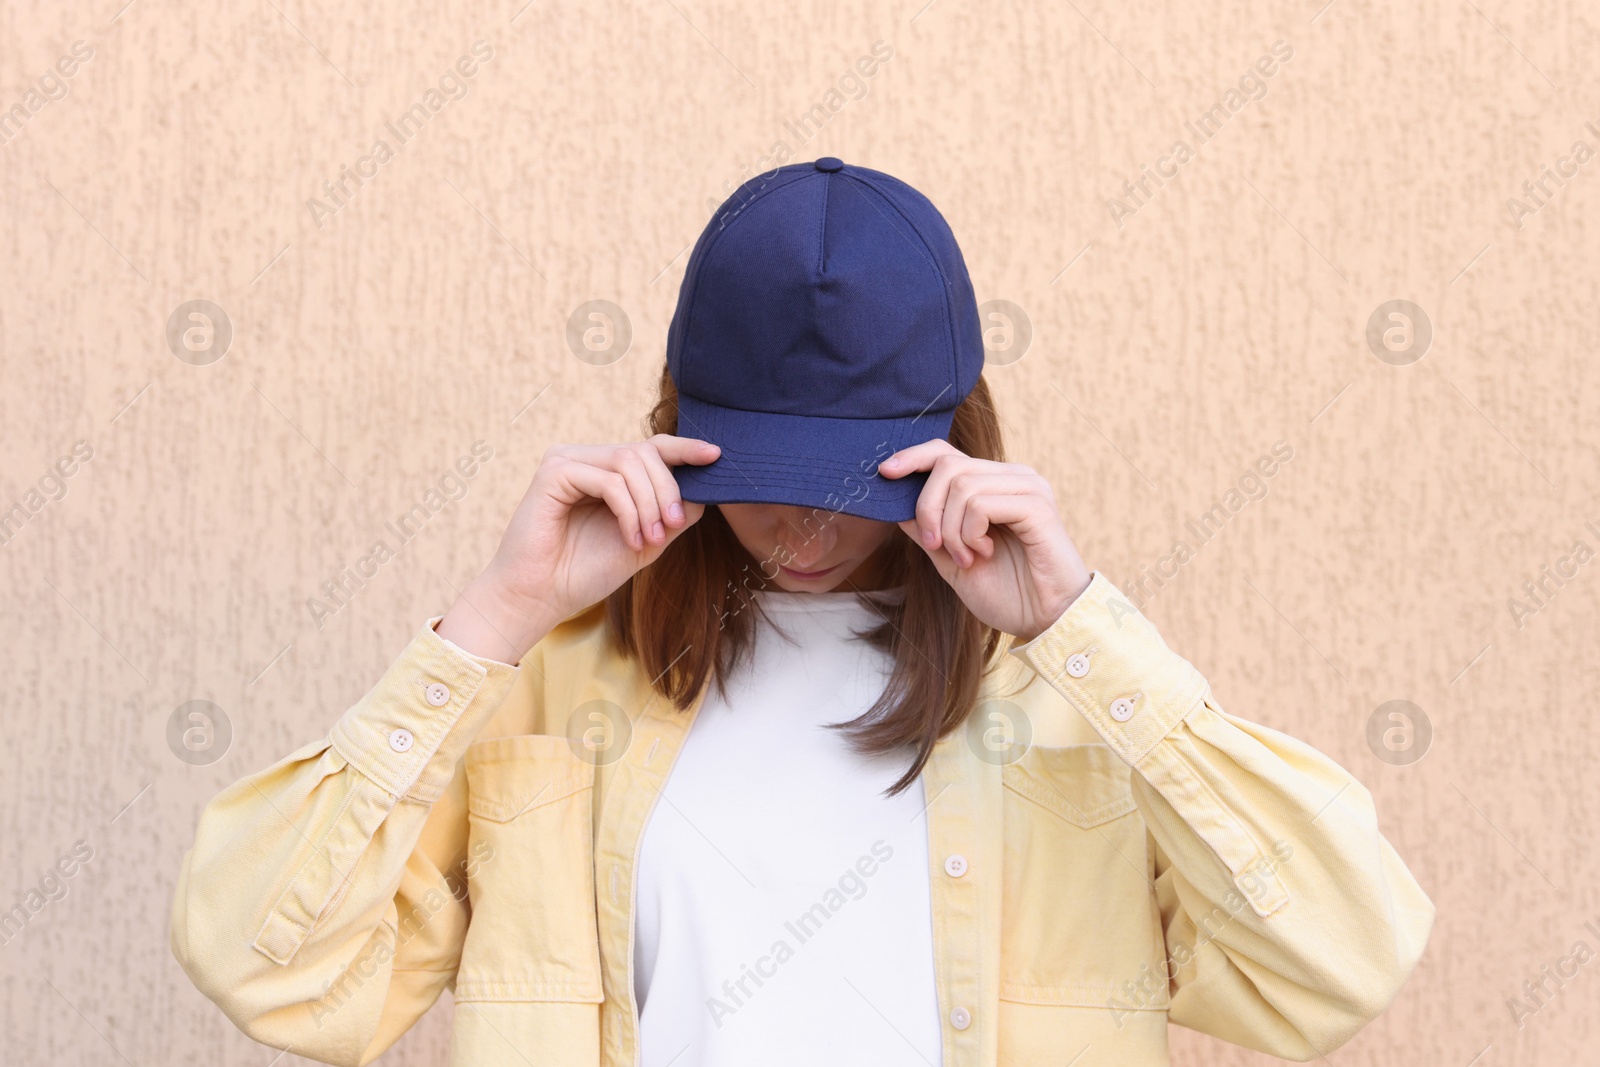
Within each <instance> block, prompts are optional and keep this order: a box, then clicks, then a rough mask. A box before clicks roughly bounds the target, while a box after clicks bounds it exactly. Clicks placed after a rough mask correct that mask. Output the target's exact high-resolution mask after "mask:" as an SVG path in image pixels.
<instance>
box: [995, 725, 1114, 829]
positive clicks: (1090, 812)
mask: <svg viewBox="0 0 1600 1067" xmlns="http://www.w3.org/2000/svg"><path fill="white" fill-rule="evenodd" d="M1132 775H1133V770H1132V768H1130V767H1129V766H1128V765H1127V764H1126V763H1124V762H1123V761H1122V758H1121V757H1120V756H1118V755H1117V754H1116V753H1115V752H1113V751H1111V749H1110V748H1109V747H1107V746H1106V745H1066V746H1064V747H1061V748H1043V747H1038V746H1035V747H1033V748H1030V749H1028V751H1027V752H1025V753H1023V756H1022V758H1021V759H1019V760H1017V761H1016V762H1015V763H1011V764H1008V765H1007V766H1006V767H1005V769H1004V771H1003V772H1002V775H1001V777H1002V779H1003V780H1004V782H1005V784H1006V787H1007V788H1009V789H1011V790H1012V791H1013V792H1016V793H1019V794H1021V795H1022V796H1025V797H1027V798H1028V799H1029V800H1031V801H1033V802H1034V803H1035V804H1038V805H1040V806H1041V807H1043V808H1045V809H1047V810H1049V811H1051V812H1053V813H1055V814H1056V815H1058V816H1060V817H1061V818H1063V819H1065V820H1066V821H1067V822H1069V823H1071V824H1072V825H1074V826H1078V827H1082V828H1083V829H1085V830H1087V829H1089V828H1091V827H1094V826H1099V825H1100V824H1102V823H1106V822H1110V821H1111V820H1112V819H1116V818H1120V817H1121V816H1123V815H1126V814H1128V813H1129V812H1131V811H1134V810H1135V809H1136V808H1137V805H1136V804H1135V803H1134V800H1133V778H1132Z"/></svg>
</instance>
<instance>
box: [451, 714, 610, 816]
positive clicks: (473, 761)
mask: <svg viewBox="0 0 1600 1067" xmlns="http://www.w3.org/2000/svg"><path fill="white" fill-rule="evenodd" d="M465 763H466V771H467V810H468V811H469V812H471V813H472V814H473V815H476V816H478V817H479V818H482V819H488V820H489V821H490V822H510V821H511V820H512V819H515V818H516V817H517V816H519V815H522V814H523V813H525V812H529V811H533V810H534V809H536V808H541V807H543V806H544V805H546V804H553V803H555V802H556V801H558V800H561V799H563V798H565V797H570V796H571V795H572V794H574V793H577V792H580V791H582V790H585V789H590V788H592V787H593V786H594V764H592V763H590V762H589V761H587V760H585V759H582V758H580V757H579V756H578V754H577V753H576V752H574V751H573V749H572V745H571V743H570V742H569V741H568V740H567V738H566V737H565V736H563V735H560V734H520V735H518V736H515V737H499V738H495V739H494V740H492V741H480V742H478V743H477V744H475V745H472V746H470V747H468V749H467V753H466V756H465Z"/></svg>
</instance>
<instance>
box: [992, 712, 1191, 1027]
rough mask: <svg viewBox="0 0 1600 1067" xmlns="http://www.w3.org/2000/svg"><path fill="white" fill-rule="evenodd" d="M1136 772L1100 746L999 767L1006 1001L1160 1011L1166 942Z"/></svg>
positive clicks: (1032, 752)
mask: <svg viewBox="0 0 1600 1067" xmlns="http://www.w3.org/2000/svg"><path fill="white" fill-rule="evenodd" d="M1131 775H1132V771H1131V770H1130V769H1129V767H1128V766H1127V764H1125V763H1123V762H1122V760H1121V759H1120V758H1118V757H1117V755H1116V754H1115V753H1114V752H1112V751H1111V750H1110V749H1109V748H1107V747H1106V746H1104V745H1093V744H1091V745H1069V746H1067V747H1064V748H1031V749H1029V750H1028V751H1027V753H1025V754H1024V755H1023V757H1022V758H1021V759H1020V760H1018V761H1017V762H1015V763H1013V764H1010V765H1008V766H1006V767H1005V768H1004V772H1003V774H1002V779H1003V781H1004V783H1005V790H1004V812H1005V886H1004V902H1003V908H1004V915H1005V919H1004V923H1003V931H1004V932H1003V935H1002V939H1001V971H1000V974H1001V990H1000V996H1001V999H1002V1000H1008V1001H1014V1002H1019V1003H1024V1004H1046V1005H1073V1006H1077V1007H1086V1008H1089V1007H1092V1008H1100V1009H1103V1010H1105V1009H1108V1008H1110V1009H1112V1010H1115V1008H1116V1005H1119V1004H1120V1005H1121V1006H1122V1007H1123V1008H1124V1009H1127V1008H1132V1009H1135V1010H1136V1009H1141V1008H1147V1009H1165V1008H1166V1007H1167V1005H1168V999H1167V984H1166V982H1165V980H1164V978H1163V976H1164V975H1165V973H1166V972H1165V960H1166V949H1165V938H1164V937H1163V934H1162V930H1161V917H1160V910H1159V908H1158V906H1157V903H1156V897H1155V890H1154V889H1153V887H1152V885H1151V881H1150V875H1151V872H1152V856H1151V853H1150V848H1149V844H1148V836H1147V832H1146V829H1145V824H1144V820H1143V819H1142V818H1140V817H1139V814H1138V810H1137V808H1136V806H1135V804H1134V800H1133V791H1132V780H1131Z"/></svg>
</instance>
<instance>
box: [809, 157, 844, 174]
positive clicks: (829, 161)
mask: <svg viewBox="0 0 1600 1067" xmlns="http://www.w3.org/2000/svg"><path fill="white" fill-rule="evenodd" d="M812 166H814V167H816V168H817V169H818V170H821V171H830V172H831V171H836V170H843V169H844V160H842V159H838V158H836V157H834V156H823V157H822V158H821V159H819V160H817V161H816V162H815V163H813V164H812Z"/></svg>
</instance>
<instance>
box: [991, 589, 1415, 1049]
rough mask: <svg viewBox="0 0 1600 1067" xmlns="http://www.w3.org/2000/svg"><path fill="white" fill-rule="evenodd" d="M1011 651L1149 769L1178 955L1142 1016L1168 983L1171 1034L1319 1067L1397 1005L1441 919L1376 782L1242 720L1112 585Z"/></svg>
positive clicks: (1148, 788) (1154, 832) (1164, 910)
mask: <svg viewBox="0 0 1600 1067" xmlns="http://www.w3.org/2000/svg"><path fill="white" fill-rule="evenodd" d="M1011 652H1012V653H1013V654H1015V655H1017V656H1019V657H1021V658H1022V659H1023V660H1025V661H1026V662H1027V663H1028V664H1029V665H1030V666H1032V667H1033V668H1034V670H1035V671H1037V672H1038V674H1039V675H1040V676H1041V677H1042V678H1044V679H1045V680H1046V682H1048V683H1049V685H1050V686H1051V687H1052V688H1053V689H1055V690H1056V692H1058V693H1060V694H1061V696H1062V697H1064V698H1065V699H1066V700H1067V701H1068V702H1069V703H1070V704H1071V705H1072V706H1073V707H1074V708H1076V709H1077V710H1078V711H1079V712H1080V713H1081V714H1082V715H1083V717H1084V718H1085V719H1087V720H1088V722H1089V723H1090V725H1091V726H1092V727H1093V728H1094V730H1095V731H1096V732H1097V733H1098V734H1099V735H1100V737H1101V738H1102V739H1103V740H1104V742H1105V744H1106V745H1107V746H1109V747H1110V748H1111V749H1112V750H1113V751H1114V752H1116V753H1117V755H1119V756H1120V757H1121V758H1122V759H1123V760H1124V761H1125V762H1127V763H1128V765H1129V766H1130V767H1132V768H1133V771H1134V774H1133V777H1132V787H1133V795H1134V800H1135V802H1136V803H1137V805H1138V808H1139V811H1140V813H1141V815H1142V816H1143V818H1144V820H1145V823H1146V826H1147V827H1148V832H1149V835H1150V839H1151V844H1152V854H1153V856H1154V864H1153V874H1152V892H1153V894H1154V896H1155V899H1156V902H1157V905H1158V907H1159V911H1160V916H1161V921H1162V928H1163V932H1164V934H1165V940H1166V956H1167V960H1166V973H1165V974H1155V975H1148V976H1147V977H1146V981H1145V983H1144V985H1143V987H1142V989H1140V988H1136V989H1135V990H1134V992H1133V1002H1131V1003H1128V1004H1127V1005H1125V1007H1127V1008H1128V1010H1133V1009H1134V1008H1137V1007H1139V1006H1140V1004H1139V1003H1138V1002H1137V1001H1138V1000H1140V999H1142V998H1146V997H1147V998H1149V999H1150V1000H1151V1001H1152V1002H1153V1001H1154V1000H1155V999H1156V997H1155V996H1154V994H1155V993H1156V992H1157V989H1155V988H1151V986H1152V984H1156V985H1159V983H1162V982H1165V985H1166V992H1167V993H1168V994H1169V995H1170V1007H1169V1009H1168V1017H1169V1018H1170V1019H1171V1021H1173V1022H1176V1023H1179V1024H1181V1025H1183V1026H1187V1027H1190V1028H1192V1029H1195V1030H1200V1031H1203V1032H1205V1033H1209V1034H1213V1035H1215V1036H1217V1037H1220V1038H1223V1039H1224V1040H1227V1041H1232V1042H1234V1043H1236V1044H1239V1045H1244V1046H1246V1047H1249V1048H1253V1049H1258V1050H1260V1051H1263V1052H1268V1053H1271V1054H1272V1055H1275V1056H1279V1057H1283V1058H1285V1059H1292V1060H1310V1059H1316V1058H1319V1057H1321V1056H1323V1055H1325V1054H1326V1053H1328V1052H1331V1051H1332V1050H1333V1049H1335V1048H1337V1047H1338V1046H1339V1045H1341V1044H1343V1043H1344V1042H1346V1041H1348V1040H1349V1039H1350V1038H1351V1037H1352V1036H1354V1034H1355V1033H1356V1032H1357V1031H1358V1030H1360V1029H1361V1027H1362V1026H1364V1025H1365V1024H1366V1023H1368V1022H1369V1021H1371V1020H1372V1019H1373V1018H1374V1017H1376V1016H1377V1015H1378V1014H1379V1013H1381V1012H1382V1011H1383V1010H1384V1009H1385V1008H1386V1007H1388V1005H1389V1004H1390V1002H1391V1001H1392V1000H1393V999H1394V997H1395V996H1396V995H1397V994H1398V993H1399V991H1400V988H1401V986H1402V985H1403V984H1404V983H1405V981H1406V978H1407V976H1408V975H1409V974H1410V973H1411V970H1412V968H1413V967H1415V965H1416V963H1417V960H1418V958H1419V957H1420V956H1421V955H1422V951H1423V948H1424V947H1425V945H1426V944H1427V940H1428V934H1429V932H1430V930H1431V928H1432V925H1433V916H1434V907H1433V904H1432V902H1431V901H1430V900H1429V899H1428V897H1427V895H1426V894H1424V893H1423V891H1422V889H1421V887H1420V886H1419V885H1418V884H1417V881H1416V879H1415V878H1413V877H1412V875H1411V872H1410V871H1408V870H1407V869H1406V866H1405V864H1404V863H1403V862H1402V861H1401V859H1400V857H1399V855H1398V854H1397V853H1396V852H1395V850H1394V848H1393V847H1392V846H1391V845H1390V844H1389V842H1388V841H1387V840H1385V839H1384V837H1383V835H1382V834H1380V833H1379V832H1378V819H1377V814H1376V812H1375V810H1374V808H1373V804H1372V796H1371V794H1370V793H1369V792H1368V791H1367V790H1366V789H1365V788H1364V787H1363V786H1362V785H1361V783H1359V782H1357V781H1356V780H1355V779H1354V778H1352V777H1351V776H1350V774H1349V773H1348V772H1346V771H1345V770H1344V769H1343V768H1342V767H1340V766H1339V765H1338V764H1337V763H1335V762H1334V761H1333V760H1331V759H1329V758H1328V757H1327V756H1325V755H1323V754H1322V753H1320V752H1318V751H1317V750H1315V749H1313V748H1311V747H1310V746H1309V745H1306V744H1304V743H1302V742H1300V741H1297V740H1295V739H1294V738H1292V737H1289V736H1287V735H1285V734H1282V733H1279V732H1278V731H1276V730H1272V729H1269V728H1267V727H1265V726H1260V725H1258V724H1256V723H1252V722H1249V721H1247V720H1245V719H1242V718H1239V717H1237V716H1234V715H1230V714H1228V713H1227V712H1225V711H1224V710H1223V709H1222V707H1221V705H1220V704H1219V703H1218V702H1217V700H1216V698H1215V697H1214V696H1213V695H1212V693H1211V688H1210V686H1209V684H1208V683H1207V682H1206V680H1205V679H1204V678H1203V677H1202V676H1201V675H1200V672H1199V671H1197V670H1196V669H1195V668H1194V666H1193V665H1192V664H1190V663H1189V662H1188V661H1187V660H1185V659H1183V658H1182V657H1181V656H1179V655H1177V654H1176V653H1174V652H1173V651H1172V650H1171V649H1169V648H1168V647H1167V646H1166V643H1165V642H1164V641H1163V640H1162V638H1161V636H1160V634H1158V633H1157V632H1156V629H1155V627H1154V626H1153V625H1152V624H1151V623H1150V621H1149V620H1148V619H1147V618H1146V617H1145V616H1144V615H1143V614H1141V613H1140V612H1139V611H1137V610H1136V609H1135V608H1134V607H1133V606H1132V605H1131V604H1130V603H1129V602H1128V600H1127V599H1126V598H1125V597H1124V596H1123V595H1122V593H1121V592H1120V591H1119V590H1118V589H1117V588H1116V586H1114V585H1113V584H1112V583H1111V582H1110V581H1109V580H1107V579H1106V578H1105V577H1104V576H1103V575H1101V574H1100V573H1099V572H1095V574H1094V576H1093V578H1092V580H1091V582H1090V584H1089V586H1088V588H1087V589H1086V590H1085V591H1084V592H1083V593H1082V594H1081V595H1080V596H1079V597H1078V599H1077V600H1076V601H1074V602H1073V604H1072V606H1071V607H1070V608H1068V610H1067V611H1066V613H1065V614H1064V615H1063V616H1062V617H1061V618H1060V619H1059V620H1058V621H1057V622H1056V623H1055V624H1053V625H1052V626H1051V627H1050V628H1049V629H1047V630H1045V631H1044V632H1043V633H1041V634H1039V635H1038V636H1037V637H1035V638H1034V639H1033V640H1031V641H1029V642H1027V643H1025V644H1021V645H1017V646H1014V647H1013V648H1012V649H1011ZM1080 657H1081V658H1080Z"/></svg>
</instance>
